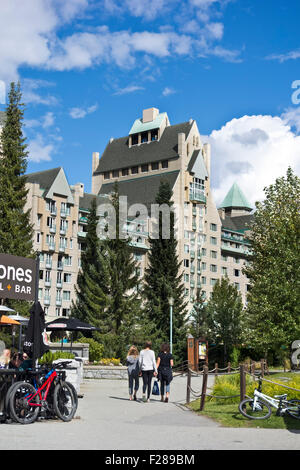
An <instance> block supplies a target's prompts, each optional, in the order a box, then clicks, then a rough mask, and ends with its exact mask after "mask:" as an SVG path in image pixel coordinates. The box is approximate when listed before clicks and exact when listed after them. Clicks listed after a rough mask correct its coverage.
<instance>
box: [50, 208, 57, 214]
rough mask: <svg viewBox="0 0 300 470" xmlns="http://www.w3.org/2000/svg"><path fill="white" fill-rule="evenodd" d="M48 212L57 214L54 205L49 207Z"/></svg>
mask: <svg viewBox="0 0 300 470" xmlns="http://www.w3.org/2000/svg"><path fill="white" fill-rule="evenodd" d="M50 214H51V215H53V216H56V214H57V209H56V207H51V208H50Z"/></svg>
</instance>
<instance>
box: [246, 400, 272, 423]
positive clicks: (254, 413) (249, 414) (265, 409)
mask: <svg viewBox="0 0 300 470" xmlns="http://www.w3.org/2000/svg"><path fill="white" fill-rule="evenodd" d="M239 412H240V413H241V414H242V415H243V416H245V418H249V419H267V418H269V417H270V416H271V413H272V409H271V407H270V405H269V404H268V403H265V402H263V401H261V400H256V407H255V409H254V400H253V399H252V398H246V400H243V401H241V402H240V404H239Z"/></svg>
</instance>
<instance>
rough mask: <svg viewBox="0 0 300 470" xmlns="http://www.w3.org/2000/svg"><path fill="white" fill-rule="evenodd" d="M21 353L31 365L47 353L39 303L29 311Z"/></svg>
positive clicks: (42, 316) (43, 321)
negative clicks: (24, 354)
mask: <svg viewBox="0 0 300 470" xmlns="http://www.w3.org/2000/svg"><path fill="white" fill-rule="evenodd" d="M23 351H24V352H25V353H26V354H28V356H29V357H31V358H32V362H33V365H35V361H36V359H38V358H40V357H42V356H43V354H44V353H45V352H47V351H49V346H48V344H47V338H46V331H45V314H44V310H43V308H42V306H41V304H40V302H37V303H34V304H33V306H32V307H31V309H30V318H29V323H28V328H27V332H26V336H25V341H24V347H23Z"/></svg>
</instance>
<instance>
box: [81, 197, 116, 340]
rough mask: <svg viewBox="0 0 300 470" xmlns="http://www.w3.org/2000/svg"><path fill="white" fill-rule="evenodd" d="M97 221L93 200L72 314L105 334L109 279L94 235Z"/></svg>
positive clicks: (102, 247)
mask: <svg viewBox="0 0 300 470" xmlns="http://www.w3.org/2000/svg"><path fill="white" fill-rule="evenodd" d="M98 220H99V217H98V216H97V205H96V198H95V199H93V200H92V203H91V207H90V212H89V214H88V217H87V235H86V245H85V251H84V252H83V254H82V257H81V269H80V271H79V273H78V277H77V285H76V287H75V291H76V294H77V299H76V302H75V304H74V303H73V305H72V315H73V316H75V317H76V318H79V319H80V320H82V321H85V322H87V323H90V324H92V325H93V326H96V327H97V328H100V330H101V332H102V333H105V332H106V331H107V330H108V326H107V318H106V313H105V312H106V310H107V308H108V303H109V298H108V292H109V276H108V266H107V261H106V253H105V247H104V244H103V242H102V241H101V240H100V239H99V238H98V235H97V225H98Z"/></svg>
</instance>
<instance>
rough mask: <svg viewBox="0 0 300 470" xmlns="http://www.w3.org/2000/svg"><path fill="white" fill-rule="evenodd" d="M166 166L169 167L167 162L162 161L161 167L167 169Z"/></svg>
mask: <svg viewBox="0 0 300 470" xmlns="http://www.w3.org/2000/svg"><path fill="white" fill-rule="evenodd" d="M168 166H169V162H168V160H164V161H163V162H161V167H162V168H168Z"/></svg>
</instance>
